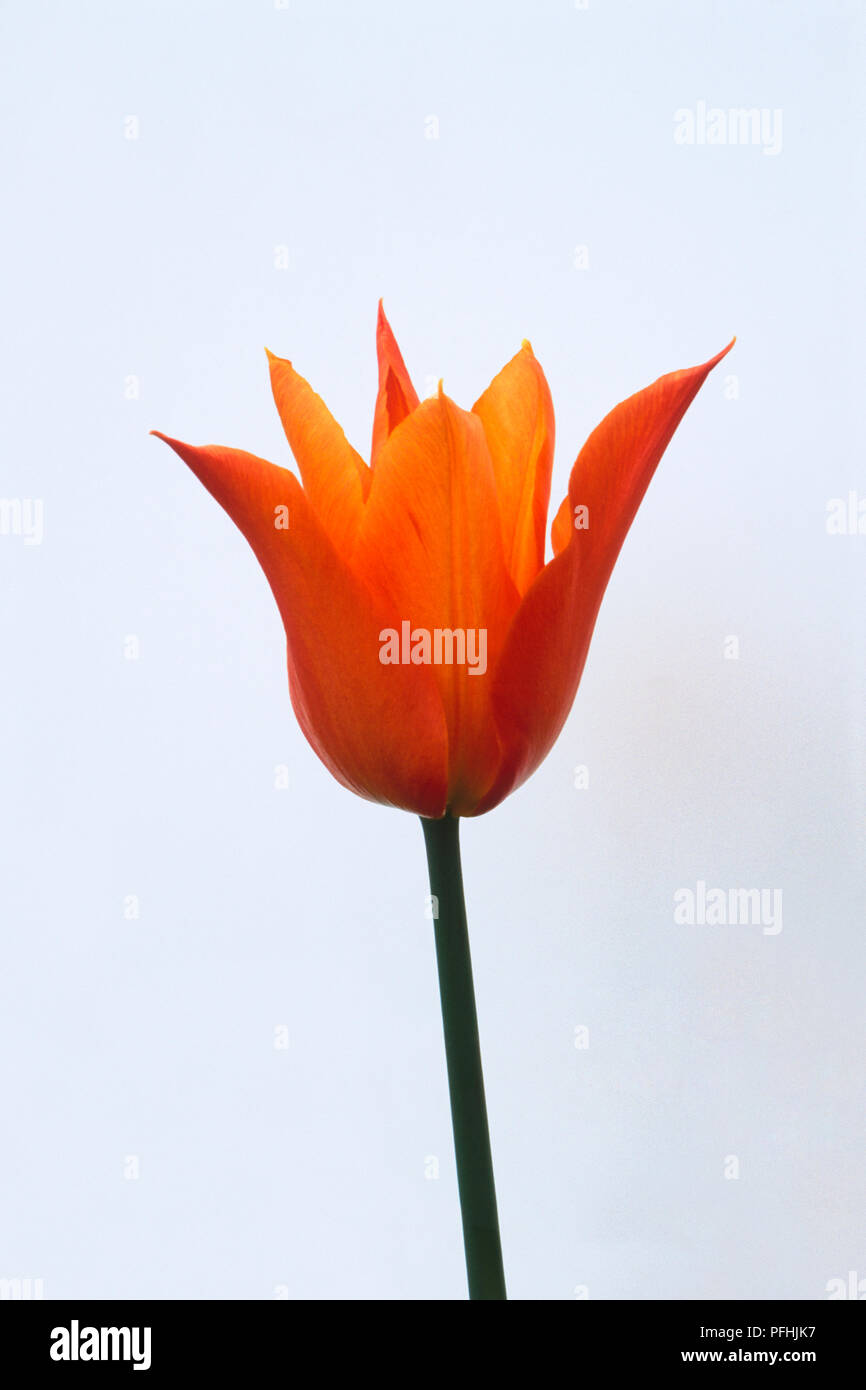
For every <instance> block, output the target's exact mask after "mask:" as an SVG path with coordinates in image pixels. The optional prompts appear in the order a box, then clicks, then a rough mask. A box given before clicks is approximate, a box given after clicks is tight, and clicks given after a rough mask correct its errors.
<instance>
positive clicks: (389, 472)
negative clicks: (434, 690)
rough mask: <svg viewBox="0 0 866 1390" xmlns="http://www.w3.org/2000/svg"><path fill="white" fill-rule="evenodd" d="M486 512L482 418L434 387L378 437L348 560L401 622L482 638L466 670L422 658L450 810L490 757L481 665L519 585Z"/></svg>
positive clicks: (490, 661)
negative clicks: (437, 716)
mask: <svg viewBox="0 0 866 1390" xmlns="http://www.w3.org/2000/svg"><path fill="white" fill-rule="evenodd" d="M496 515H497V511H496V483H495V479H494V475H493V465H492V463H491V460H490V454H489V451H488V448H487V441H486V439H485V436H484V430H483V428H482V425H481V421H480V420H479V419H478V417H477V416H475V415H473V414H471V412H469V411H465V410H460V409H459V407H458V406H456V405H455V404H454V402H453V401H451V400H449V398H448V397H447V396H445V395H444V394H442V393H441V391H440V394H439V396H437V397H432V398H431V399H430V400H426V401H423V402H422V403H421V404H420V405H419V406H418V407H417V409H416V410H415V411H413V413H412V414H411V416H409V417H408V418H407V419H406V420H405V421H404V422H403V424H402V425H401V426H400V428H399V429H398V430H397V431H396V432H395V433H393V434H392V435H390V437H389V438H388V439H387V441H386V442H385V443H384V444H383V446H382V449H381V452H380V454H379V459H378V463H377V467H376V470H375V473H374V475H373V485H372V487H371V489H370V496H369V499H368V501H367V507H366V509H365V513H364V518H363V521H362V523H361V529H360V531H359V534H358V544H357V547H356V549H355V552H354V555H353V557H352V562H351V563H352V567H353V569H354V570H355V571H356V572H357V573H358V574H359V575H362V576H363V577H364V578H365V579H367V580H368V582H369V583H370V584H371V586H372V587H373V589H374V591H375V592H376V593H378V594H380V595H381V596H382V598H383V600H384V601H386V602H387V604H388V606H389V607H390V608H391V609H392V610H393V611H394V612H396V613H398V614H399V617H400V620H401V622H403V621H406V622H408V623H409V624H410V625H411V626H410V630H411V631H416V630H422V629H423V630H424V631H426V632H427V633H430V634H433V633H435V631H436V629H439V630H440V631H449V632H450V631H454V630H455V629H456V630H460V631H462V633H463V635H464V639H465V640H466V641H467V642H468V641H469V640H472V641H473V642H476V643H479V644H480V643H482V642H483V643H484V644H485V645H486V670H485V671H484V672H483V673H482V672H481V661H480V660H478V661H476V662H475V663H474V664H475V665H476V667H477V670H476V672H475V673H473V674H471V673H470V669H469V665H470V663H469V662H468V661H467V662H464V663H463V664H462V665H460V664H450V665H448V664H439V665H433V666H432V668H431V669H432V670H433V672H434V675H435V678H436V681H437V683H438V686H439V689H440V692H441V695H442V702H443V707H444V710H445V718H446V722H447V726H448V740H449V755H448V760H449V796H448V803H449V807H450V809H451V811H452V812H453V814H455V815H460V814H462V813H463V810H464V808H465V807H466V806H467V805H474V804H475V803H477V801H478V798H479V796H480V795H482V793H483V792H484V790H486V788H487V786H488V785H489V784H490V781H491V780H492V778H493V776H494V775H495V773H496V769H497V768H498V766H499V762H500V757H501V753H500V749H499V744H498V739H497V735H496V730H495V728H494V726H493V722H492V718H491V711H490V707H489V702H488V700H489V687H490V675H491V671H492V670H493V667H494V665H495V663H496V661H497V660H498V656H499V653H500V651H501V650H502V644H503V642H504V640H505V636H506V633H507V631H508V627H509V625H510V621H511V617H512V614H513V613H514V612H515V610H516V608H517V603H518V595H517V592H516V590H515V588H514V585H513V583H512V582H511V579H510V577H509V575H508V571H507V569H506V567H505V559H504V555H503V549H502V537H501V534H500V529H499V526H498V525H497V524H496ZM470 634H471V639H470ZM482 634H483V636H482ZM475 655H476V656H478V655H480V647H476V649H475Z"/></svg>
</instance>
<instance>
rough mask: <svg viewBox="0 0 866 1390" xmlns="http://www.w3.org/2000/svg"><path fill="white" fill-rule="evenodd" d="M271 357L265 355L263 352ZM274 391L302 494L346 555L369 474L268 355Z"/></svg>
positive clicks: (284, 364)
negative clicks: (298, 475)
mask: <svg viewBox="0 0 866 1390" xmlns="http://www.w3.org/2000/svg"><path fill="white" fill-rule="evenodd" d="M265 351H267V349H265ZM268 362H269V364H270V370H271V389H272V391H273V393H274V401H275V403H276V407H277V410H278V411H279V415H280V420H281V421H282V425H283V429H284V430H285V432H286V438H287V439H288V441H289V446H290V448H291V450H292V453H293V454H294V456H295V458H296V459H297V463H298V468H299V469H300V472H301V479H302V481H303V484H304V491H305V493H306V494H307V497H308V498H309V499H310V503H311V505H312V507H313V510H314V511H315V513H316V515H317V516H318V518H319V520H320V521H321V523H322V525H323V526H324V528H325V530H326V531H327V533H328V535H329V536H330V537H331V540H332V541H333V542H334V544H335V546H336V547H337V549H338V550H341V551H343V550H346V549H348V548H349V547H350V546H351V545H352V543H353V541H354V536H355V532H356V530H357V528H358V524H359V522H360V519H361V514H362V512H363V510H364V500H365V498H366V496H367V492H368V491H369V487H370V470H369V469H368V467H367V465H366V464H365V462H364V460H363V459H362V458H361V455H360V454H359V453H357V452H356V450H355V449H353V448H352V446H351V444H350V443H349V441H348V439H347V438H346V436H345V434H344V433H343V431H342V429H341V428H340V426H339V425H338V424H337V422H336V420H335V419H334V417H333V415H332V414H331V412H330V411H329V410H328V407H327V406H326V405H325V402H324V401H323V400H322V398H321V397H320V396H317V395H316V393H315V391H314V390H313V388H312V387H311V386H310V384H309V382H307V381H305V380H304V378H303V377H302V376H299V374H298V373H297V372H296V371H295V369H294V367H293V366H292V364H291V362H289V361H287V360H286V359H285V358H284V357H275V356H274V354H273V353H272V352H268Z"/></svg>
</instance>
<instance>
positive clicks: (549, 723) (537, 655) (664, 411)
mask: <svg viewBox="0 0 866 1390" xmlns="http://www.w3.org/2000/svg"><path fill="white" fill-rule="evenodd" d="M731 347H733V341H732V342H731V343H729V344H728V346H727V347H726V348H724V349H723V350H722V351H721V352H720V353H718V354H717V355H716V356H715V357H713V358H711V359H710V361H709V362H704V363H703V364H702V365H701V366H698V367H690V368H688V369H686V370H684V371H678V372H671V373H669V374H668V375H667V376H663V377H660V378H659V379H658V381H656V382H654V383H653V384H652V385H651V386H648V387H647V388H646V389H645V390H643V391H639V392H638V393H637V394H636V395H634V396H631V397H629V399H628V400H626V401H623V402H622V403H621V404H620V405H618V406H616V407H615V409H614V410H612V411H611V412H610V414H609V415H607V416H606V417H605V419H604V420H603V421H602V422H601V424H600V425H599V426H598V427H597V428H596V429H595V430H594V431H593V433H592V434H591V435H590V437H589V439H588V440H587V442H586V444H585V445H584V446H583V448H582V449H581V451H580V454H579V455H578V458H577V462H576V463H575V465H574V468H573V469H572V472H571V479H570V481H569V487H568V499H567V504H568V509H567V512H566V516H567V517H568V518H569V521H570V519H571V518H572V517H574V515H575V508H577V507H587V508H588V522H589V524H588V527H586V528H585V529H575V528H574V526H573V525H572V526H571V534H570V536H569V539H568V541H567V543H566V544H565V545H564V547H561V548H560V550H559V554H558V555H556V556H555V557H554V559H552V560H551V561H550V562H549V564H548V565H547V566H546V568H545V569H544V570H542V572H541V574H540V575H539V576H538V578H537V579H536V581H535V583H534V584H533V586H532V588H531V589H530V590H529V592H528V593H527V594H526V596H525V597H524V599H523V601H522V603H521V605H520V608H519V610H518V612H517V614H516V616H515V618H514V622H513V624H512V627H511V631H510V632H509V634H508V639H507V641H506V644H505V648H504V651H503V654H502V659H501V661H500V662H499V665H498V666H497V669H496V671H495V672H494V678H493V686H492V691H491V703H492V707H493V711H494V716H495V720H496V725H497V728H498V730H499V734H500V738H501V741H502V743H503V745H504V747H505V748H506V750H507V752H506V755H505V757H504V760H503V763H502V766H501V768H500V770H499V773H498V776H497V778H496V780H495V782H494V784H493V786H492V787H491V788H490V790H489V792H488V793H487V795H486V796H485V797H484V798H483V799H482V800H481V802H480V803H479V804H478V806H477V807H476V809H475V814H478V815H480V814H481V813H482V812H484V811H488V810H490V809H491V808H492V807H493V806H496V805H498V803H499V802H500V801H501V800H502V799H503V798H504V797H505V796H507V795H508V793H509V792H511V791H513V790H514V788H515V787H517V786H519V785H520V784H521V783H522V782H524V781H525V780H526V778H527V777H528V776H530V774H531V773H532V772H533V771H534V770H535V769H536V768H537V767H538V765H539V763H541V762H542V760H543V759H544V758H545V757H546V756H547V754H548V752H549V751H550V749H551V748H552V746H553V744H554V742H555V741H556V739H557V737H558V735H559V733H560V730H561V729H562V726H563V724H564V723H565V720H566V718H567V716H568V713H569V711H570V709H571V706H572V703H573V700H574V696H575V693H576V691H577V687H578V684H579V681H580V677H581V674H582V672H583V667H584V663H585V661H586V655H587V651H588V649H589V643H590V638H591V637H592V632H593V628H594V626H595V620H596V617H597V614H598V610H599V606H600V604H601V600H602V597H603V596H604V591H605V588H606V587H607V582H608V579H609V578H610V574H611V571H612V569H613V566H614V562H615V561H616V557H617V555H618V554H619V551H620V547H621V546H622V543H623V541H624V539H625V537H626V534H627V532H628V529H629V527H630V525H631V523H632V520H633V518H634V515H635V513H636V511H637V509H638V506H639V505H640V502H641V500H642V498H643V495H644V493H645V492H646V489H647V486H648V484H649V482H650V479H651V478H652V475H653V473H654V471H655V469H656V466H657V465H658V462H659V460H660V459H661V457H662V454H663V453H664V451H665V449H666V448H667V446H668V444H669V442H670V440H671V438H672V436H673V434H674V431H675V430H676V428H677V425H678V424H679V423H680V420H681V419H682V417H683V415H684V414H685V412H686V410H687V409H688V407H689V405H690V404H691V402H692V400H693V399H694V397H695V396H696V394H697V392H698V390H699V389H700V387H701V385H702V384H703V382H704V381H705V379H706V377H707V375H708V374H709V372H710V371H711V370H712V369H713V367H715V366H716V364H717V363H718V362H720V361H721V359H722V358H723V357H724V356H725V354H726V353H727V352H729V351H730V349H731ZM558 515H559V516H561V515H562V508H560V513H559V514H558ZM581 519H582V520H583V519H585V518H584V516H583V514H581Z"/></svg>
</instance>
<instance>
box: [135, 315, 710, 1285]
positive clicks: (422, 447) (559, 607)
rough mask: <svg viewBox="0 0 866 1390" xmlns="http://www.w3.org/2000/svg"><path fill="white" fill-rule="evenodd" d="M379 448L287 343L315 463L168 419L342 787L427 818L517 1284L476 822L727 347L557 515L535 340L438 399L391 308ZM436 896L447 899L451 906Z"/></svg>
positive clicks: (527, 762) (486, 1274)
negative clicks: (471, 858) (463, 826)
mask: <svg viewBox="0 0 866 1390" xmlns="http://www.w3.org/2000/svg"><path fill="white" fill-rule="evenodd" d="M376 346H377V351H378V360H379V388H378V394H377V397H376V407H375V412H374V419H373V439H372V446H371V450H370V461H369V463H365V461H364V460H363V459H362V458H361V456H360V455H359V454H358V453H356V451H355V450H354V449H353V448H352V446H351V444H349V442H348V440H347V439H346V436H345V435H344V433H343V431H342V430H341V429H340V426H339V425H338V424H337V422H336V421H335V420H334V418H333V416H332V415H331V414H330V412H329V411H328V409H327V407H326V406H325V404H324V402H323V401H322V400H321V399H320V398H319V397H318V396H317V395H316V394H315V392H314V391H313V390H312V388H311V387H310V386H309V385H308V384H307V382H306V381H304V379H303V377H301V376H299V375H298V373H297V372H296V371H295V369H294V367H293V366H292V364H291V362H288V361H286V360H285V359H283V358H281V357H274V356H273V354H271V353H268V358H269V361H270V371H271V385H272V388H273V393H274V399H275V401H276V406H277V410H278V411H279V414H280V419H281V420H282V423H283V428H284V430H285V432H286V437H287V439H288V442H289V446H290V448H291V451H292V453H293V454H294V456H295V459H296V460H297V464H298V469H299V471H300V480H299V479H298V478H297V477H296V476H295V474H294V473H292V472H290V471H289V470H288V469H286V468H282V467H280V466H278V465H276V464H273V463H267V462H266V461H265V460H264V459H260V458H256V457H255V456H254V455H252V454H247V453H244V452H242V451H241V450H240V449H227V448H222V447H219V446H216V445H209V446H207V447H204V448H196V447H194V446H192V445H190V444H181V443H180V442H179V441H177V440H174V439H168V438H167V437H166V436H165V435H160V436H159V437H160V438H161V439H165V440H166V443H168V444H170V445H171V447H172V448H173V449H175V450H176V452H177V453H178V454H179V455H180V457H181V458H182V459H183V460H184V461H185V462H186V463H187V464H189V466H190V468H191V469H192V471H193V472H194V473H195V474H196V476H197V477H198V478H199V479H200V480H201V481H202V482H203V483H204V485H205V487H206V488H207V489H208V491H209V492H210V493H212V494H213V496H214V497H215V498H216V500H217V501H218V502H219V503H220V504H221V505H222V506H223V507H224V508H225V510H226V511H227V512H228V514H229V516H230V517H231V518H232V519H233V520H234V521H235V522H236V524H237V525H238V526H239V527H240V529H241V531H243V533H244V535H245V536H246V538H247V540H248V541H249V542H250V544H251V546H252V548H253V550H254V551H255V553H256V555H257V557H258V559H259V562H260V563H261V566H262V568H263V569H264V572H265V574H266V576H267V578H268V581H269V583H270V586H271V589H272V590H273V593H274V597H275V598H276V601H277V604H278V605H279V609H280V613H281V615H282V619H283V623H284V625H285V629H286V637H287V640H288V666H289V689H290V693H291V698H292V704H293V705H294V709H295V713H296V714H297V717H298V721H299V723H300V725H301V728H302V730H303V732H304V734H305V735H306V737H307V739H308V740H309V742H310V743H311V745H312V747H313V748H314V749H315V751H316V753H317V754H318V755H319V757H320V758H321V760H322V762H323V763H324V764H325V766H326V767H327V768H329V770H330V771H331V772H332V773H333V775H334V776H335V777H336V778H337V780H338V781H339V782H341V783H342V784H343V786H345V787H348V788H349V789H350V790H351V791H354V792H357V793H358V794H359V795H360V796H364V797H366V798H368V799H369V800H371V801H377V802H383V803H385V804H386V805H391V806H397V807H401V808H403V809H404V810H408V811H414V812H416V813H417V814H418V815H420V816H421V817H422V821H423V825H424V833H425V838H426V843H427V853H428V862H429V868H430V885H431V893H432V894H433V895H434V898H435V900H436V901H437V903H438V916H436V920H435V921H434V933H435V938H436V951H437V960H438V966H439V981H440V992H441V998H442V1014H443V1022H444V1030H445V1045H446V1057H447V1063H448V1080H449V1088H450V1094H451V1105H452V1115H453V1120H454V1136H455V1150H456V1157H457V1173H458V1183H459V1188H460V1201H461V1209H462V1212H463V1229H464V1239H465V1244H466V1260H467V1271H468V1275H469V1289H470V1296H471V1297H473V1298H504V1297H505V1281H504V1275H503V1272H502V1255H501V1250H500V1245H499V1229H498V1218H497V1212H496V1197H495V1191H494V1185H493V1168H492V1160H491V1155H490V1142H489V1135H488V1128H487V1114H486V1108H485V1102H484V1086H483V1079H482V1074H481V1056H480V1048H479V1042H478V1027H477V1020H476V1014H475V999H474V991H473V985H472V970H471V962H470V957H469V943H468V936H467V932H466V915H465V906H464V901H463V887H462V877H461V871H460V857H459V849H458V842H457V826H458V823H459V817H461V816H477V815H481V814H482V813H483V812H485V811H489V810H491V809H492V808H493V807H494V806H496V805H498V804H499V802H500V801H502V800H503V798H504V797H506V796H507V795H508V794H509V792H512V791H514V789H515V788H516V787H518V786H520V784H521V783H522V782H524V781H525V780H526V778H527V777H529V776H530V775H531V773H532V772H534V770H535V769H536V768H537V767H538V765H539V763H540V762H541V761H542V759H543V758H544V757H545V756H546V755H547V753H548V752H549V751H550V749H551V747H552V746H553V743H554V742H555V740H556V738H557V736H558V734H559V732H560V730H561V729H562V726H563V724H564V723H565V720H566V717H567V715H568V712H569V710H570V708H571V705H572V702H573V700H574V696H575V692H576V690H577V686H578V682H579V681H580V677H581V673H582V671H583V666H584V662H585V661H586V655H587V650H588V648H589V642H590V638H591V636H592V631H593V628H594V626H595V620H596V616H597V614H598V610H599V605H600V603H601V600H602V597H603V595H604V591H605V588H606V586H607V581H608V579H609V578H610V574H611V570H612V569H613V565H614V562H615V560H616V557H617V555H618V554H619V550H620V547H621V545H622V543H623V540H624V539H625V536H626V533H627V531H628V528H629V526H630V525H631V522H632V519H633V517H634V515H635V512H636V511H637V508H638V506H639V505H640V501H641V499H642V497H643V495H644V493H645V491H646V489H647V486H648V484H649V481H650V478H651V477H652V475H653V473H654V471H655V468H656V465H657V464H658V462H659V459H660V458H661V456H662V454H663V453H664V451H665V449H666V448H667V445H668V443H669V441H670V439H671V436H672V435H673V433H674V430H675V429H676V427H677V425H678V424H679V422H680V420H681V419H682V417H683V415H684V414H685V411H686V410H687V408H688V406H689V405H690V403H691V401H692V400H693V398H694V396H695V395H696V393H697V391H698V390H699V388H700V386H701V384H702V383H703V381H704V380H705V378H706V376H707V374H708V373H709V372H710V371H711V370H712V368H713V367H714V366H715V365H716V363H717V362H718V361H720V359H721V358H722V357H723V356H724V355H725V353H726V352H727V351H729V348H730V346H731V345H730V344H729V347H728V348H725V349H724V350H723V351H722V352H720V353H718V355H717V356H716V357H713V358H711V359H710V360H709V361H708V362H705V363H703V365H701V366H698V367H690V368H687V369H686V370H684V371H677V372H671V373H670V374H669V375H668V376H663V377H660V378H659V380H658V381H656V382H654V383H653V385H652V386H648V387H647V388H646V389H645V390H643V391H639V392H638V393H637V394H636V395H634V396H630V397H629V399H628V400H626V401H623V402H622V404H620V405H618V406H616V407H615V408H614V409H613V410H612V411H611V412H610V414H609V415H607V416H606V417H605V419H604V420H603V421H602V422H601V424H600V425H599V426H598V428H597V429H595V430H594V431H593V433H592V434H591V435H590V437H589V439H588V440H587V442H586V444H585V445H584V446H583V448H582V449H581V451H580V453H579V454H578V456H577V461H576V463H575V465H574V467H573V469H572V471H571V478H570V481H569V485H568V496H567V497H566V498H565V499H564V500H563V502H562V504H561V506H560V508H559V510H558V511H557V513H556V516H555V518H554V521H553V527H552V536H551V539H552V546H553V556H552V558H550V559H549V560H545V530H546V519H547V510H548V502H549V498H550V474H551V465H552V461H553V405H552V403H551V399H550V391H549V390H548V387H547V382H546V381H545V379H544V373H543V372H542V370H541V368H540V366H539V365H538V363H537V361H536V360H535V356H534V354H533V352H532V348H531V347H530V345H529V343H527V342H524V344H523V346H522V347H521V349H520V351H519V352H518V353H517V354H516V356H514V357H513V358H512V359H511V361H510V362H508V363H507V364H506V366H505V367H503V369H502V371H501V372H500V373H499V375H498V376H496V377H494V379H493V381H492V382H491V384H490V385H489V386H488V388H487V390H486V391H485V392H484V394H483V395H482V396H481V397H480V398H479V399H478V400H477V401H476V402H475V405H474V406H473V407H472V409H471V410H461V409H460V407H459V406H457V405H455V403H454V402H453V401H452V400H450V399H449V397H448V396H446V395H445V393H444V391H443V390H442V387H441V384H440V387H439V391H438V393H437V395H436V396H434V397H431V398H430V399H429V400H425V401H419V399H418V394H417V392H416V391H415V388H414V386H413V385H412V382H411V379H410V377H409V373H408V371H407V370H406V366H405V363H404V361H403V358H402V356H401V354H400V350H399V348H398V347H397V343H396V341H395V339H394V335H393V333H392V332H391V329H390V326H389V324H388V322H387V320H386V318H385V315H384V312H383V310H382V306H381V304H380V305H379V320H378V328H377V334H376ZM434 916H435V914H434Z"/></svg>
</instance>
